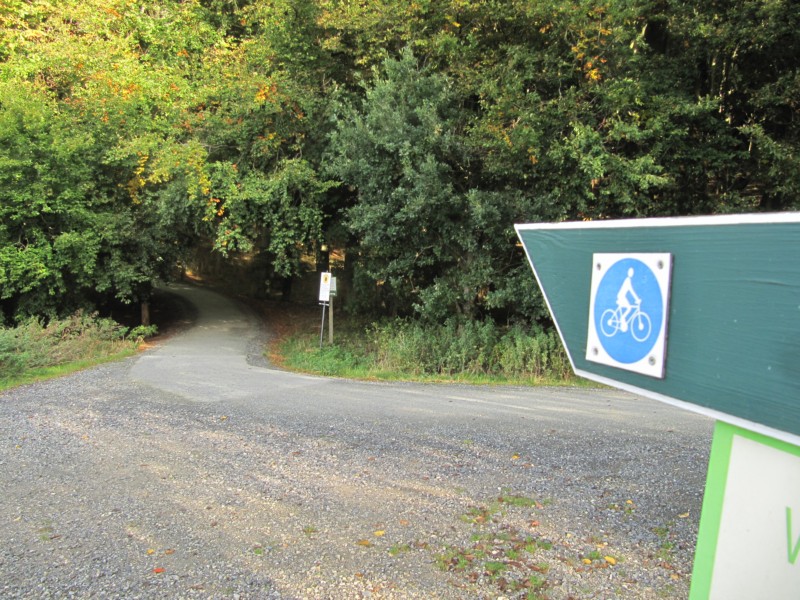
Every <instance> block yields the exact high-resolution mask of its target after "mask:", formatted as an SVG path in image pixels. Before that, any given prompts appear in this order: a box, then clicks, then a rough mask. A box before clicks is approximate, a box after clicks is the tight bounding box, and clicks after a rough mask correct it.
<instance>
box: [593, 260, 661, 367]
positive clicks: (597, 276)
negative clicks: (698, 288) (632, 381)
mask: <svg viewBox="0 0 800 600" xmlns="http://www.w3.org/2000/svg"><path fill="white" fill-rule="evenodd" d="M625 259H633V260H638V261H640V262H642V263H644V264H645V265H647V267H648V268H649V269H650V270H651V271H652V272H653V275H655V278H656V281H657V282H658V285H659V287H660V291H661V330H660V331H659V332H658V337H657V338H656V341H655V344H653V348H652V350H651V351H650V352H648V354H647V356H645V357H644V358H642V359H641V360H639V361H637V362H634V363H623V362H620V361H618V360H616V359H614V358H613V357H612V356H610V355H609V354H608V352H606V349H605V348H604V347H603V344H602V342H601V340H600V336H599V334H598V333H597V327H596V326H595V318H594V309H595V298H596V297H597V289H598V288H599V287H600V282H601V281H602V280H603V277H604V276H605V274H606V273H607V272H608V270H609V269H610V268H611V267H612V266H613V265H615V264H616V263H617V262H619V261H620V260H625ZM671 281H672V254H670V253H669V252H638V253H631V254H626V253H617V252H615V253H595V254H593V255H592V285H591V294H590V299H589V331H588V334H587V336H586V360H589V361H592V362H596V363H599V364H602V365H607V366H609V367H615V368H617V369H624V370H626V371H633V372H634V373H639V374H641V375H648V376H650V377H655V378H657V379H663V378H664V372H665V359H666V353H667V327H668V322H667V321H668V315H669V296H670V293H669V291H670V283H671Z"/></svg>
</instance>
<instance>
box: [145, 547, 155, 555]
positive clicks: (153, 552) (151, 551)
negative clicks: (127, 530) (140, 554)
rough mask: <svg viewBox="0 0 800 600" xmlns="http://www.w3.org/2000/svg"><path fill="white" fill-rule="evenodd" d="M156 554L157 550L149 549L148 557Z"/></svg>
mask: <svg viewBox="0 0 800 600" xmlns="http://www.w3.org/2000/svg"><path fill="white" fill-rule="evenodd" d="M155 553H156V551H155V550H153V549H152V548H148V549H147V555H148V556H150V555H151V554H155Z"/></svg>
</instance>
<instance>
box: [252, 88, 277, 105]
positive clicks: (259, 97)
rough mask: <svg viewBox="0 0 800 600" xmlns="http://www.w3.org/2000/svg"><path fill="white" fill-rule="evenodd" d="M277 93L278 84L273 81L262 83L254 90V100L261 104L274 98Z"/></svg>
mask: <svg viewBox="0 0 800 600" xmlns="http://www.w3.org/2000/svg"><path fill="white" fill-rule="evenodd" d="M277 94H278V86H277V85H275V84H274V83H271V84H264V85H262V86H261V87H260V88H259V89H258V91H257V92H256V96H255V101H256V103H257V104H263V103H264V102H268V101H269V100H271V99H273V98H275V97H276V96H277Z"/></svg>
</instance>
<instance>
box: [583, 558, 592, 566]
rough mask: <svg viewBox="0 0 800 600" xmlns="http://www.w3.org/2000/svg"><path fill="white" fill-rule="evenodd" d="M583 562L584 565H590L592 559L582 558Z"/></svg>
mask: <svg viewBox="0 0 800 600" xmlns="http://www.w3.org/2000/svg"><path fill="white" fill-rule="evenodd" d="M583 564H585V565H590V564H592V559H591V558H584V559H583Z"/></svg>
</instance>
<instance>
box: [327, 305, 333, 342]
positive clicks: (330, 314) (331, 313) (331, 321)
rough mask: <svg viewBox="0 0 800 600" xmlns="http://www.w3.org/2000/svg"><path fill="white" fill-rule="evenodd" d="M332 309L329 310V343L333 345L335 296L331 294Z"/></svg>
mask: <svg viewBox="0 0 800 600" xmlns="http://www.w3.org/2000/svg"><path fill="white" fill-rule="evenodd" d="M330 305H331V306H330V310H328V343H329V344H330V345H331V346H333V296H331V301H330Z"/></svg>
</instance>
